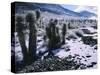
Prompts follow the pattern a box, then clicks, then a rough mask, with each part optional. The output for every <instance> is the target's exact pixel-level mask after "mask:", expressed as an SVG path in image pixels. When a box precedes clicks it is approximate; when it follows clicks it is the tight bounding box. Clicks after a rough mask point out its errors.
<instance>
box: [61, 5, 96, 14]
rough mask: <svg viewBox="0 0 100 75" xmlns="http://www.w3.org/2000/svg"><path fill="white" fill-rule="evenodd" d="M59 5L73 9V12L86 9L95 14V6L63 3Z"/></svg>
mask: <svg viewBox="0 0 100 75" xmlns="http://www.w3.org/2000/svg"><path fill="white" fill-rule="evenodd" d="M61 6H63V7H64V8H67V9H69V10H72V11H75V12H80V11H83V10H86V11H90V12H92V13H95V14H97V7H95V6H80V5H65V4H63V5H61Z"/></svg>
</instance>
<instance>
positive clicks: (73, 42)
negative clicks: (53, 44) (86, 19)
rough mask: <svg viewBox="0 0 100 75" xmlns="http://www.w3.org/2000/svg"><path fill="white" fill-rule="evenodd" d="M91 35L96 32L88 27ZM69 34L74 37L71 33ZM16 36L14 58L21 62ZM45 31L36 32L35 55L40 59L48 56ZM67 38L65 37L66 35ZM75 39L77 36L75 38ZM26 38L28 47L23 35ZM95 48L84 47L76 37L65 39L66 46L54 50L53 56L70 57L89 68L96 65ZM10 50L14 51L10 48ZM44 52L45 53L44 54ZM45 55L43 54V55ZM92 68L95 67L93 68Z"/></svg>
mask: <svg viewBox="0 0 100 75" xmlns="http://www.w3.org/2000/svg"><path fill="white" fill-rule="evenodd" d="M87 29H88V30H89V31H91V32H92V33H94V32H96V30H94V29H93V28H90V27H88V28H87ZM70 34H72V35H75V34H74V32H73V31H72V32H71V33H70ZM15 35H16V38H15V40H16V44H15V57H16V61H22V60H23V55H22V51H21V47H20V43H19V40H18V37H17V33H15ZM44 35H45V31H44V30H43V29H42V28H41V29H39V30H38V31H37V52H36V53H37V54H38V55H40V56H41V59H43V58H44V56H46V55H48V52H46V51H47V42H46V41H45V40H44ZM83 35H84V36H85V35H87V36H90V35H92V36H91V37H96V35H97V33H95V34H83ZM66 36H67V35H66ZM75 36H76V35H75ZM76 37H77V36H76ZM25 38H26V46H27V47H28V39H29V37H28V34H26V35H25ZM94 47H95V46H92V47H91V46H90V45H86V44H84V43H83V41H82V39H81V38H79V37H77V39H69V40H68V39H66V44H65V45H63V46H62V47H61V48H60V49H57V50H54V51H53V52H54V55H55V56H58V57H59V58H62V59H63V58H65V57H68V56H69V55H71V56H72V57H73V59H74V61H77V62H79V63H82V64H85V65H86V66H89V65H91V64H96V63H97V49H95V48H94ZM12 49H14V48H13V47H12ZM45 52H46V53H45ZM43 53H45V54H43ZM93 67H94V68H95V67H96V65H94V66H93Z"/></svg>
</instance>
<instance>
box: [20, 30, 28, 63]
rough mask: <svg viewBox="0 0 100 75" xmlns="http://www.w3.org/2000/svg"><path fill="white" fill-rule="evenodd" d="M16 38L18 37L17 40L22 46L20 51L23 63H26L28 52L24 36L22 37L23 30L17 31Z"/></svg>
mask: <svg viewBox="0 0 100 75" xmlns="http://www.w3.org/2000/svg"><path fill="white" fill-rule="evenodd" d="M18 38H19V42H20V45H21V48H22V53H23V62H24V64H28V61H29V60H28V53H27V48H26V45H25V38H24V34H23V32H18Z"/></svg>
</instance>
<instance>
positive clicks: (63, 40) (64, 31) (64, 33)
mask: <svg viewBox="0 0 100 75" xmlns="http://www.w3.org/2000/svg"><path fill="white" fill-rule="evenodd" d="M65 35H66V24H63V28H62V38H63V39H62V44H65Z"/></svg>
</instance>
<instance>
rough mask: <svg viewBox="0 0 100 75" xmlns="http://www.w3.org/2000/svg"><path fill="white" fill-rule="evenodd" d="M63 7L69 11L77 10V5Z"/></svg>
mask: <svg viewBox="0 0 100 75" xmlns="http://www.w3.org/2000/svg"><path fill="white" fill-rule="evenodd" d="M61 6H63V7H64V8H67V9H69V10H72V11H73V10H75V9H77V7H78V6H77V5H65V4H63V5H61Z"/></svg>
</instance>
